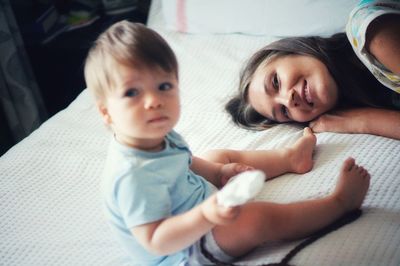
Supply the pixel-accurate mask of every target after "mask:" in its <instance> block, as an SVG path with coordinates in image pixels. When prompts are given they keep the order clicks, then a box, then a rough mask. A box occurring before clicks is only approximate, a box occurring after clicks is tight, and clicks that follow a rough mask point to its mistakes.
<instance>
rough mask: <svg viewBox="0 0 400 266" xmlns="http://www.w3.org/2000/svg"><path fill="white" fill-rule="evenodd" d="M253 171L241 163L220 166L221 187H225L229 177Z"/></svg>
mask: <svg viewBox="0 0 400 266" xmlns="http://www.w3.org/2000/svg"><path fill="white" fill-rule="evenodd" d="M253 169H254V168H253V167H251V166H248V165H245V164H241V163H228V164H224V165H222V167H221V171H220V180H221V182H220V183H221V187H223V186H225V184H226V183H228V181H229V179H231V177H233V176H235V175H237V174H240V173H241V172H244V171H248V170H253Z"/></svg>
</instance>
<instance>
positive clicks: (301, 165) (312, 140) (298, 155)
mask: <svg viewBox="0 0 400 266" xmlns="http://www.w3.org/2000/svg"><path fill="white" fill-rule="evenodd" d="M316 143H317V137H316V136H315V135H314V133H313V132H312V130H311V129H310V128H309V127H306V128H305V129H304V131H303V136H302V137H301V138H300V139H299V140H297V141H296V143H295V144H294V145H293V147H291V148H289V150H288V157H289V163H290V165H291V172H294V173H299V174H303V173H306V172H308V171H310V170H311V169H312V167H313V165H314V162H313V160H312V154H313V151H314V148H315V145H316Z"/></svg>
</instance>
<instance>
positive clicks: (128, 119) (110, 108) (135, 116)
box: [100, 66, 180, 150]
mask: <svg viewBox="0 0 400 266" xmlns="http://www.w3.org/2000/svg"><path fill="white" fill-rule="evenodd" d="M118 73H119V77H118V78H117V82H116V84H117V85H116V88H115V89H113V90H112V91H111V92H109V93H108V94H107V96H106V99H105V101H104V103H103V107H104V109H103V110H101V106H100V112H101V113H102V114H103V118H104V120H105V122H106V123H107V124H109V125H110V127H111V128H112V129H113V132H114V134H115V136H116V139H117V140H118V141H120V142H122V143H124V144H127V145H129V146H132V147H136V148H140V149H144V150H147V149H148V150H151V149H153V148H154V147H157V145H158V146H159V145H160V144H162V143H163V140H164V137H165V135H166V134H167V133H168V132H170V131H171V130H172V129H173V127H174V126H175V125H176V123H177V122H178V119H179V114H180V103H179V87H178V80H177V77H176V75H175V73H167V72H165V71H163V70H162V69H160V68H155V69H150V68H140V69H135V68H129V67H125V66H118Z"/></svg>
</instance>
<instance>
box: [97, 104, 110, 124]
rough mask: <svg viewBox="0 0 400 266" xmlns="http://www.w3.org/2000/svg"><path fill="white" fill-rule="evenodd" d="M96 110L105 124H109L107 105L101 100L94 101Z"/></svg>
mask: <svg viewBox="0 0 400 266" xmlns="http://www.w3.org/2000/svg"><path fill="white" fill-rule="evenodd" d="M96 106H97V110H98V111H99V113H100V115H101V117H102V118H103V122H104V123H105V124H106V125H111V116H110V114H109V113H108V109H107V106H106V105H105V104H104V103H103V102H102V101H97V102H96Z"/></svg>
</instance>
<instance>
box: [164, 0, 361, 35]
mask: <svg viewBox="0 0 400 266" xmlns="http://www.w3.org/2000/svg"><path fill="white" fill-rule="evenodd" d="M358 2H359V0H295V1H293V0H162V10H163V14H164V17H165V21H166V24H167V28H168V29H170V30H175V31H180V32H185V33H243V34H251V35H268V36H274V37H289V36H310V35H320V36H330V35H332V34H334V33H337V32H344V31H345V25H346V23H347V19H348V16H349V14H350V11H351V10H352V9H353V7H355V5H356V4H357V3H358Z"/></svg>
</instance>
